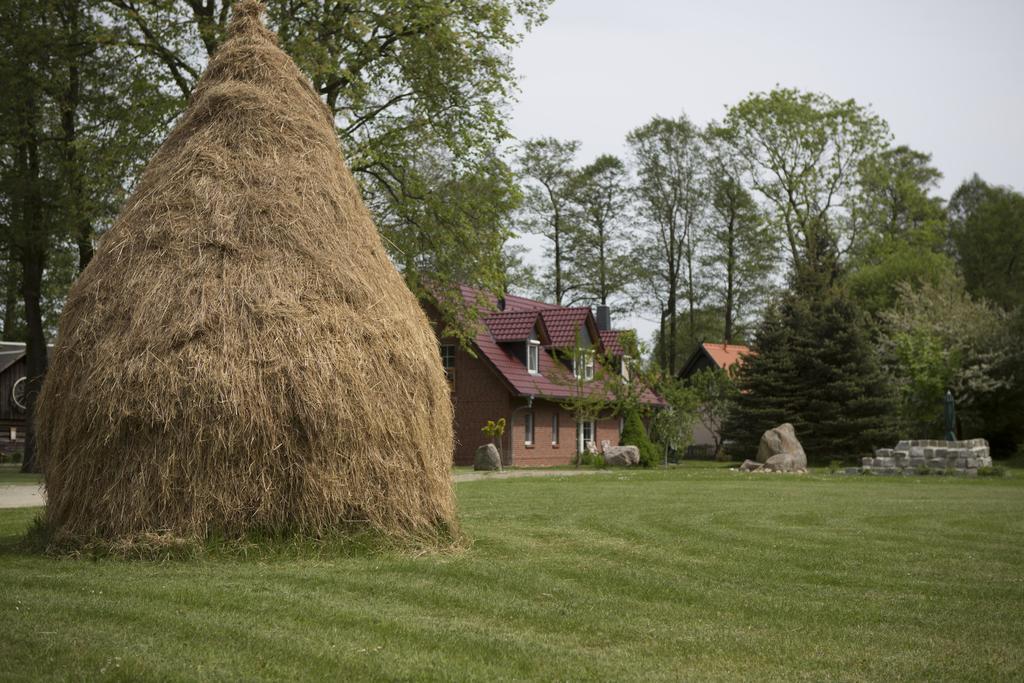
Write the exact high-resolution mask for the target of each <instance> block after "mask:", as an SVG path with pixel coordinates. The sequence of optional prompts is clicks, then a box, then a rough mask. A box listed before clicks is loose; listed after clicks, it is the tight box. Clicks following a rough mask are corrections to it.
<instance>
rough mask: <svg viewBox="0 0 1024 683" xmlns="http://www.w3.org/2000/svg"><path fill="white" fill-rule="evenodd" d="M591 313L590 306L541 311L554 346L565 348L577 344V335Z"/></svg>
mask: <svg viewBox="0 0 1024 683" xmlns="http://www.w3.org/2000/svg"><path fill="white" fill-rule="evenodd" d="M591 315H592V313H591V312H590V309H589V308H545V309H543V310H542V311H541V312H540V316H541V318H542V319H543V320H544V326H545V327H547V328H548V334H549V335H551V344H552V346H556V347H558V348H563V349H564V348H566V347H570V346H575V345H576V338H577V335H578V334H579V332H580V329H581V328H582V327H583V326H584V325H586V324H587V318H588V317H590V316H591Z"/></svg>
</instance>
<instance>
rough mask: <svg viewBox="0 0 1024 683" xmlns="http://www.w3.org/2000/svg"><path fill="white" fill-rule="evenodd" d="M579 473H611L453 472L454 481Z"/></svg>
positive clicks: (573, 474)
mask: <svg viewBox="0 0 1024 683" xmlns="http://www.w3.org/2000/svg"><path fill="white" fill-rule="evenodd" d="M578 474H611V472H610V471H608V470H507V471H505V472H464V473H461V474H453V475H452V481H454V482H460V481H478V480H480V479H518V478H519V477H574V476H576V475H578Z"/></svg>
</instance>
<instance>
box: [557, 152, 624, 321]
mask: <svg viewBox="0 0 1024 683" xmlns="http://www.w3.org/2000/svg"><path fill="white" fill-rule="evenodd" d="M569 191H570V198H571V202H572V205H573V208H574V210H575V212H576V215H577V220H576V221H575V230H574V232H573V234H572V238H571V240H570V249H569V254H568V260H569V261H570V262H571V263H572V264H573V266H572V269H573V271H574V273H575V274H576V276H577V279H578V281H579V285H578V290H577V297H576V298H582V299H583V300H585V301H597V302H599V303H601V304H605V305H608V304H610V303H615V304H617V305H619V306H623V305H625V301H623V298H622V295H623V294H624V293H625V290H626V287H627V285H629V284H631V283H632V282H633V281H634V279H635V269H634V267H633V259H632V258H631V256H630V242H631V238H632V232H631V230H630V229H629V225H628V224H627V223H626V221H625V219H626V213H627V211H628V209H629V203H630V187H629V180H628V172H627V170H626V165H625V164H624V163H622V160H621V159H619V158H618V157H614V156H611V155H608V154H604V155H602V156H599V157H598V158H597V159H596V160H595V161H594V162H593V163H591V164H588V165H587V166H584V167H583V168H582V169H580V171H579V173H577V174H576V175H575V177H574V178H573V180H572V183H571V186H570V188H569ZM613 300H614V301H613Z"/></svg>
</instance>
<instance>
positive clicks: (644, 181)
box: [626, 115, 706, 375]
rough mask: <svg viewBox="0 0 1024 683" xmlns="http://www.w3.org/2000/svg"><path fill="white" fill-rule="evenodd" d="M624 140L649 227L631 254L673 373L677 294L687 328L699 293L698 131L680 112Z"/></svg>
mask: <svg viewBox="0 0 1024 683" xmlns="http://www.w3.org/2000/svg"><path fill="white" fill-rule="evenodd" d="M626 141H627V143H628V144H629V147H630V150H631V152H632V156H633V163H634V166H635V169H636V175H637V185H636V190H635V191H636V197H637V209H638V211H639V213H640V215H641V217H642V218H643V219H645V223H646V229H647V233H648V234H647V239H646V240H645V242H646V244H643V245H642V246H641V248H640V249H638V251H637V252H636V258H637V260H638V262H639V263H641V264H643V267H644V268H645V269H646V270H647V271H648V273H650V278H649V279H648V282H649V289H648V295H649V298H650V299H651V301H652V302H653V303H654V304H655V306H657V308H658V310H659V314H660V317H661V324H660V327H659V341H660V342H661V348H662V351H661V355H660V357H659V359H658V360H659V362H660V363H661V364H662V367H663V368H665V369H667V370H668V371H669V374H673V375H674V374H675V370H676V366H677V364H678V362H679V349H678V344H677V334H676V331H677V323H678V321H677V318H678V308H679V299H680V298H682V299H683V300H684V301H685V302H686V303H687V306H688V317H687V323H688V327H689V329H690V331H691V332H692V331H693V330H695V329H696V310H697V308H698V307H699V305H700V302H701V298H702V291H701V287H700V286H699V283H698V281H697V277H698V275H697V270H696V268H697V265H698V264H697V258H698V243H699V240H700V237H701V235H700V233H699V231H700V229H701V227H702V221H703V219H704V212H705V185H704V175H705V166H706V163H705V154H704V148H703V144H702V141H701V133H700V131H699V130H698V129H697V128H696V126H694V125H693V123H691V122H690V120H689V119H688V118H686V116H685V115H682V116H680V117H679V118H677V119H668V118H663V117H660V116H656V117H654V118H653V119H651V121H650V122H648V123H647V124H645V125H643V126H641V127H639V128H637V129H635V130H633V131H631V132H630V133H629V134H628V135H627V137H626ZM666 324H667V325H668V329H667V330H666V329H665V326H666ZM691 341H692V340H691Z"/></svg>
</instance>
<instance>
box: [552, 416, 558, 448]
mask: <svg viewBox="0 0 1024 683" xmlns="http://www.w3.org/2000/svg"><path fill="white" fill-rule="evenodd" d="M551 445H552V446H557V445H558V413H557V412H554V413H551Z"/></svg>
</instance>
